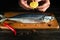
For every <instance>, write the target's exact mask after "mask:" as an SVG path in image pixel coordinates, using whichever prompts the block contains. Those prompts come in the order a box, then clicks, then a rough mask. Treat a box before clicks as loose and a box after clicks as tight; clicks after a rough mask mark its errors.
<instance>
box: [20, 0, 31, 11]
mask: <svg viewBox="0 0 60 40" xmlns="http://www.w3.org/2000/svg"><path fill="white" fill-rule="evenodd" d="M29 1H30V0H29ZM19 5H20V6H21V7H22V8H24V9H26V10H30V9H32V8H31V7H30V6H29V5H28V3H27V0H20V1H19Z"/></svg>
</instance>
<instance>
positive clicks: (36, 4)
mask: <svg viewBox="0 0 60 40" xmlns="http://www.w3.org/2000/svg"><path fill="white" fill-rule="evenodd" d="M30 7H31V8H33V9H34V8H36V7H38V2H31V3H30Z"/></svg>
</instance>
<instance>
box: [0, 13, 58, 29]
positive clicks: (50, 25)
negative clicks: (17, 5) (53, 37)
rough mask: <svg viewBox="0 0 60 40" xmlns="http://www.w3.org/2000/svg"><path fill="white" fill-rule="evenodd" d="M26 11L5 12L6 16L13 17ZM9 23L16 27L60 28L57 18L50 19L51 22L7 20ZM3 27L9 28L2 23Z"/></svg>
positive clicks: (0, 25) (1, 26)
mask: <svg viewBox="0 0 60 40" xmlns="http://www.w3.org/2000/svg"><path fill="white" fill-rule="evenodd" d="M21 13H24V12H5V13H4V16H6V17H12V16H15V15H18V14H21ZM5 22H7V23H9V25H11V26H12V27H13V28H14V29H59V25H58V22H57V20H56V19H54V20H53V21H50V22H49V23H28V24H27V23H21V22H16V21H11V20H9V21H5ZM0 28H1V29H8V28H7V27H4V26H3V25H2V24H0Z"/></svg>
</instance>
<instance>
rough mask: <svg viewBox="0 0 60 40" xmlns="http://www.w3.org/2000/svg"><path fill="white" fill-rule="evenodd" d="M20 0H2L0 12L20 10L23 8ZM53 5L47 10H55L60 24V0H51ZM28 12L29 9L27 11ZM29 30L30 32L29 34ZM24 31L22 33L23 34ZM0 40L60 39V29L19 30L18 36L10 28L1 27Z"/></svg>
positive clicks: (0, 0)
mask: <svg viewBox="0 0 60 40" xmlns="http://www.w3.org/2000/svg"><path fill="white" fill-rule="evenodd" d="M18 1H19V0H0V13H2V12H10V11H14V12H20V11H26V10H23V9H22V8H21V7H20V6H19V5H18ZM50 1H51V6H50V8H49V9H48V10H47V11H46V12H49V13H51V12H53V13H54V14H55V17H56V19H57V20H58V22H59V24H60V4H59V3H60V1H59V0H50ZM26 12H27V11H26ZM30 12H31V11H30ZM27 32H28V33H29V34H28V35H27ZM21 33H22V34H21ZM0 40H60V29H58V30H37V31H36V32H33V31H32V30H17V36H14V35H13V33H12V32H11V31H9V30H1V29H0Z"/></svg>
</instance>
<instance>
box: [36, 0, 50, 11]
mask: <svg viewBox="0 0 60 40" xmlns="http://www.w3.org/2000/svg"><path fill="white" fill-rule="evenodd" d="M40 1H42V2H44V4H43V5H40V6H38V7H37V9H38V10H39V11H42V12H45V11H46V10H47V9H48V8H49V6H50V1H49V0H36V2H40Z"/></svg>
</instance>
